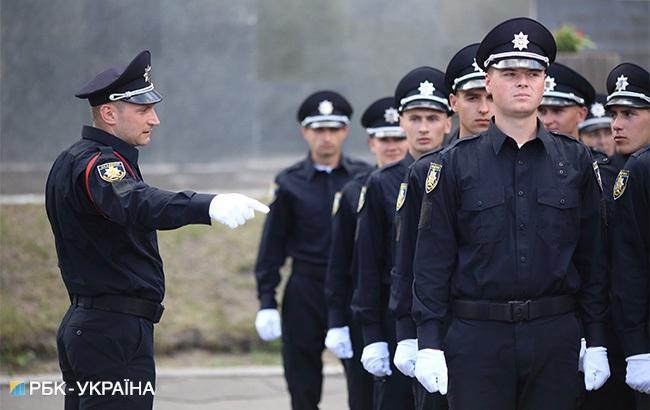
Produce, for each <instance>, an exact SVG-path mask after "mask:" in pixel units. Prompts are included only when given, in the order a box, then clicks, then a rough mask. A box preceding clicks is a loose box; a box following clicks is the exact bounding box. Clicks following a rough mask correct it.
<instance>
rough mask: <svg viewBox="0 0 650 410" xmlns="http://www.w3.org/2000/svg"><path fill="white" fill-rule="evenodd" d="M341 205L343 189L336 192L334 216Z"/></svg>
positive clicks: (333, 206)
mask: <svg viewBox="0 0 650 410" xmlns="http://www.w3.org/2000/svg"><path fill="white" fill-rule="evenodd" d="M340 206H341V191H338V192H337V193H336V194H334V201H332V216H334V215H336V213H337V212H338V211H339V207H340Z"/></svg>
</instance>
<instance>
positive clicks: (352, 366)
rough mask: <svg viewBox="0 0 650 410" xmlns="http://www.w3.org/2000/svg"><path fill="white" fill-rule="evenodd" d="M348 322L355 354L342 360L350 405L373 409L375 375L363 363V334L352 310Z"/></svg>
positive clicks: (361, 408) (358, 408) (356, 407)
mask: <svg viewBox="0 0 650 410" xmlns="http://www.w3.org/2000/svg"><path fill="white" fill-rule="evenodd" d="M348 323H350V339H351V340H352V350H353V352H354V355H353V356H352V358H351V359H345V360H341V362H342V363H343V368H344V369H345V379H346V381H347V386H348V406H349V408H350V410H372V395H373V377H372V375H371V374H370V373H368V372H367V371H366V369H364V368H363V365H362V364H361V353H362V352H363V336H362V334H361V328H360V326H359V325H358V324H357V323H356V322H355V321H354V320H353V319H352V312H350V317H349V320H348Z"/></svg>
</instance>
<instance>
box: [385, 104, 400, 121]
mask: <svg viewBox="0 0 650 410" xmlns="http://www.w3.org/2000/svg"><path fill="white" fill-rule="evenodd" d="M384 121H386V122H387V123H389V124H395V123H396V122H398V121H399V112H397V110H396V109H395V108H393V107H390V108H386V111H384Z"/></svg>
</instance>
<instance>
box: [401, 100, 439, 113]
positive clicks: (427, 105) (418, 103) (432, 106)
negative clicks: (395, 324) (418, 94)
mask: <svg viewBox="0 0 650 410" xmlns="http://www.w3.org/2000/svg"><path fill="white" fill-rule="evenodd" d="M401 108H402V112H406V111H409V110H414V109H416V108H424V109H428V110H436V111H441V112H444V113H449V110H448V109H447V107H445V106H444V105H442V104H440V103H438V102H435V101H431V100H414V101H410V102H408V103H406V104H405V105H404V106H402V107H401Z"/></svg>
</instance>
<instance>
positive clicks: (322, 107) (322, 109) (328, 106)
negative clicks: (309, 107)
mask: <svg viewBox="0 0 650 410" xmlns="http://www.w3.org/2000/svg"><path fill="white" fill-rule="evenodd" d="M332 111H334V106H333V105H332V103H331V102H330V101H327V100H323V101H321V102H320V104H318V112H319V113H321V114H322V115H330V114H331V113H332Z"/></svg>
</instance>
